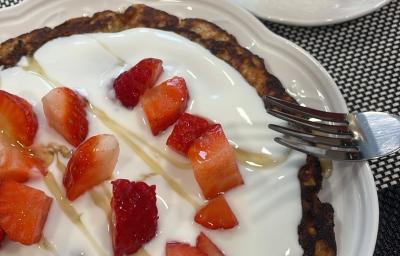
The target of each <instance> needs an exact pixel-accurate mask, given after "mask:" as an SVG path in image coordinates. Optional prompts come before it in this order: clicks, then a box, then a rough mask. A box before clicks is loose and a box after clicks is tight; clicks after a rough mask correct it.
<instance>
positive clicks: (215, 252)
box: [196, 232, 225, 256]
mask: <svg viewBox="0 0 400 256" xmlns="http://www.w3.org/2000/svg"><path fill="white" fill-rule="evenodd" d="M196 248H197V249H198V250H199V251H201V252H203V253H205V254H207V255H208V256H225V254H224V253H223V252H222V251H221V250H220V249H219V248H218V247H217V246H216V245H215V244H214V243H213V242H212V241H211V240H210V239H209V238H208V237H207V236H206V235H205V234H204V233H203V232H201V233H200V235H199V236H198V237H197V242H196Z"/></svg>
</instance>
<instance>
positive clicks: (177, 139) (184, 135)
mask: <svg viewBox="0 0 400 256" xmlns="http://www.w3.org/2000/svg"><path fill="white" fill-rule="evenodd" d="M209 126H210V122H209V121H208V120H207V119H204V118H202V117H199V116H195V115H191V114H188V113H183V114H182V116H181V117H180V118H179V119H178V121H177V122H176V124H175V126H174V129H173V130H172V133H171V135H170V136H169V137H168V140H167V145H168V146H170V147H171V148H172V149H174V150H175V151H176V152H178V153H181V154H183V155H186V154H187V152H188V150H189V147H190V145H191V144H192V142H193V141H194V140H195V139H197V138H198V137H200V135H202V134H203V132H205V131H206V130H207V128H208V127H209Z"/></svg>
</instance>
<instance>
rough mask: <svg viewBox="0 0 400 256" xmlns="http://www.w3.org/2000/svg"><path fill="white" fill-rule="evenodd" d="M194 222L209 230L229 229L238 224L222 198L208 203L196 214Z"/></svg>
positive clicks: (219, 197)
mask: <svg viewBox="0 0 400 256" xmlns="http://www.w3.org/2000/svg"><path fill="white" fill-rule="evenodd" d="M194 220H195V221H196V222H197V223H199V224H200V225H202V226H203V227H206V228H209V229H231V228H233V227H235V226H236V225H238V224H239V223H238V221H237V219H236V216H235V214H234V213H233V212H232V210H231V207H229V205H228V202H227V201H226V200H225V197H224V196H218V197H217V198H214V199H212V200H211V201H209V202H208V204H207V205H206V206H204V207H203V208H201V209H200V210H199V211H198V212H197V213H196V216H195V218H194Z"/></svg>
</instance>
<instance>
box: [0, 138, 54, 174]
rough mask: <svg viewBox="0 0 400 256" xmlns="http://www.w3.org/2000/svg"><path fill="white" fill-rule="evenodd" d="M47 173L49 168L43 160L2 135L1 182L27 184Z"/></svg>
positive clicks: (0, 141)
mask: <svg viewBox="0 0 400 256" xmlns="http://www.w3.org/2000/svg"><path fill="white" fill-rule="evenodd" d="M46 173H47V168H46V166H45V163H44V161H43V160H42V159H40V158H38V157H36V156H35V155H33V154H32V152H30V151H29V150H27V149H25V148H23V147H21V145H19V144H18V143H15V142H12V141H11V140H10V139H9V138H7V137H6V136H5V135H0V180H4V179H12V180H15V181H18V182H26V181H28V180H29V179H30V178H36V177H41V176H42V175H43V176H44V175H46Z"/></svg>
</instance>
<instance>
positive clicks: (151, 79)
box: [114, 58, 163, 108]
mask: <svg viewBox="0 0 400 256" xmlns="http://www.w3.org/2000/svg"><path fill="white" fill-rule="evenodd" d="M162 72H163V67H162V61H161V60H159V59H153V58H148V59H143V60H141V61H140V62H139V63H138V64H136V65H135V66H134V67H132V68H131V69H130V70H128V71H126V72H124V73H122V74H121V75H119V76H118V77H117V79H115V81H114V90H115V95H116V97H117V99H118V100H119V101H121V103H122V105H124V106H125V107H127V108H133V107H135V106H136V105H137V104H138V102H139V99H140V96H141V95H143V93H144V92H145V91H146V90H147V89H148V88H151V87H153V86H154V84H155V83H156V82H157V79H158V78H159V77H160V75H161V73H162Z"/></svg>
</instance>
